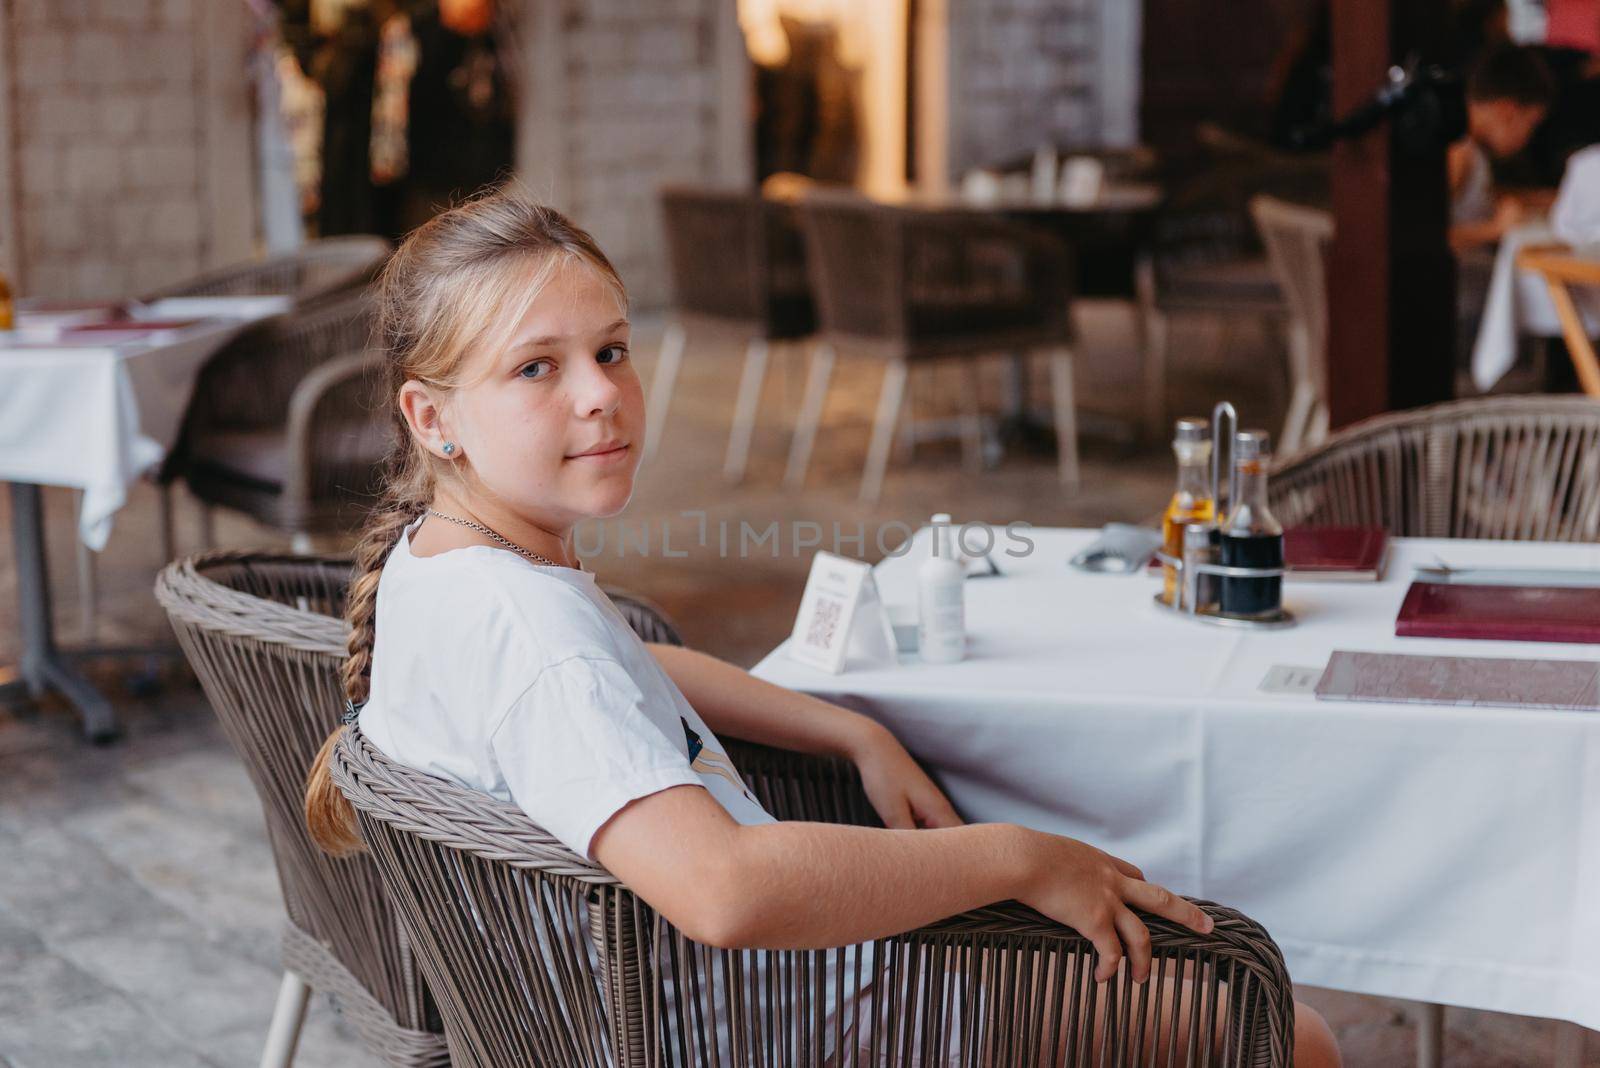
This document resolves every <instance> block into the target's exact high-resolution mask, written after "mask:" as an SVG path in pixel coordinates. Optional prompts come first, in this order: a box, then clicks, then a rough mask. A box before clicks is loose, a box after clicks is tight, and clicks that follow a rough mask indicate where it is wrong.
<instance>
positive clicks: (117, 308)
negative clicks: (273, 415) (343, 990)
mask: <svg viewBox="0 0 1600 1068" xmlns="http://www.w3.org/2000/svg"><path fill="white" fill-rule="evenodd" d="M291 304H292V299H291V298H290V297H288V296H276V295H261V296H248V297H181V298H171V299H168V300H160V301H154V302H151V303H148V304H120V303H114V304H86V305H60V304H33V305H29V304H23V305H22V306H21V307H20V308H19V310H18V314H17V317H16V323H15V328H14V329H12V330H10V331H5V332H0V482H5V483H7V484H8V488H9V496H10V503H11V533H12V546H13V558H14V560H15V565H16V569H17V592H18V601H19V624H20V626H19V630H20V635H19V636H20V638H21V642H20V645H21V650H20V657H19V663H18V665H17V674H18V675H19V676H20V679H19V680H18V682H17V683H14V684H11V685H8V686H7V687H6V689H10V688H12V687H13V686H20V687H21V688H23V689H25V690H26V691H27V693H28V694H29V695H30V696H31V697H33V698H35V699H37V698H39V697H42V696H43V695H44V694H45V693H47V692H51V691H53V692H55V693H58V694H59V695H60V696H62V697H63V698H65V699H66V700H67V702H68V703H69V704H70V705H71V706H72V707H73V708H74V709H75V710H76V712H77V713H78V715H79V717H80V719H81V721H82V724H83V730H84V733H85V734H86V735H87V736H88V737H89V739H90V740H92V741H96V742H105V741H110V740H111V739H113V738H115V737H116V735H117V723H116V718H115V716H114V715H113V712H112V709H111V704H110V702H109V701H108V700H107V699H106V697H105V695H104V694H102V693H100V692H99V691H98V690H97V689H96V688H95V686H94V685H93V684H92V683H91V682H90V681H89V680H88V679H87V678H86V677H85V676H84V675H83V674H82V672H81V671H79V670H78V668H77V666H76V665H75V664H74V663H73V660H74V659H75V657H74V656H72V655H69V654H67V653H65V652H64V651H63V650H62V649H60V648H59V647H58V645H57V642H56V636H55V623H54V613H53V610H52V605H51V596H50V588H49V572H48V569H47V567H46V546H45V538H44V513H43V494H42V492H41V487H43V486H64V487H70V488H73V489H76V490H78V491H80V492H81V498H80V502H79V509H78V523H77V531H76V533H77V537H78V538H79V539H81V541H82V542H83V543H84V544H85V545H87V546H88V547H89V548H90V549H92V550H96V551H98V550H100V549H103V548H104V547H105V544H106V541H107V539H108V538H109V537H110V534H111V528H112V522H113V518H114V516H115V515H116V512H117V511H118V509H120V508H121V507H122V505H123V504H124V503H125V502H126V501H127V497H128V491H129V489H130V487H131V486H132V485H133V484H134V483H136V482H137V481H138V480H139V479H140V478H142V477H144V476H145V475H146V474H147V473H149V472H151V471H152V470H154V469H155V467H156V466H157V465H158V464H159V463H160V462H161V460H162V459H163V457H165V455H166V454H167V451H168V450H169V449H170V448H171V447H172V445H173V443H174V442H175V441H176V439H177V437H178V434H179V431H180V429H181V426H182V422H183V414H184V412H185V410H186V409H187V406H188V402H189V397H190V395H191V394H192V392H193V389H194V383H195V379H196V377H197V376H198V374H199V373H200V370H201V368H202V367H203V366H204V365H205V363H206V361H207V360H208V359H210V357H211V356H213V355H214V354H216V353H217V352H218V351H220V350H221V349H222V348H223V347H224V346H225V345H227V344H228V342H229V341H231V340H232V339H233V338H234V337H235V336H237V335H238V334H239V333H240V331H242V330H244V329H245V327H247V326H248V325H249V324H250V323H251V322H253V321H256V320H258V319H261V318H264V317H266V316H270V315H275V314H279V313H281V312H283V311H285V310H287V309H288V308H289V307H290V305H291ZM92 651H93V650H84V651H83V652H92Z"/></svg>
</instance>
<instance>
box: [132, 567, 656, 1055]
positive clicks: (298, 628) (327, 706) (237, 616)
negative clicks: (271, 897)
mask: <svg viewBox="0 0 1600 1068" xmlns="http://www.w3.org/2000/svg"><path fill="white" fill-rule="evenodd" d="M349 577H350V563H349V561H348V560H342V559H334V558H318V557H292V556H279V555H270V554H264V553H211V554H206V555H202V556H199V557H192V558H190V559H188V560H184V561H179V562H177V563H173V564H171V565H169V566H168V567H167V568H166V569H165V570H164V571H163V572H162V573H161V575H160V577H159V578H158V579H157V582H156V597H157V599H158V600H159V601H160V602H161V604H162V606H163V607H164V608H165V609H166V610H167V614H168V617H169V618H170V619H171V620H172V625H173V628H174V629H175V630H176V631H177V633H178V639H179V641H180V642H181V643H182V645H183V649H184V652H185V653H186V654H187V656H188V658H189V662H190V664H191V665H192V666H193V667H194V670H195V674H196V675H198V676H199V678H200V682H201V684H202V686H204V688H205V691H206V696H207V697H208V698H209V699H210V701H211V704H212V707H213V708H214V709H215V710H216V713H217V718H218V719H219V720H220V721H221V724H222V727H223V730H224V732H225V733H226V734H227V736H228V740H229V742H230V743H231V744H232V745H233V748H234V751H235V752H237V753H238V754H239V757H240V759H241V760H243V762H244V765H245V769H246V771H247V772H248V773H249V775H250V779H251V782H252V784H253V785H254V786H255V788H256V793H257V795H258V796H259V798H260V800H261V807H262V811H263V814H264V815H265V817H266V823H267V831H268V837H269V840H270V841H271V844H272V850H273V856H274V858H275V860H276V861H277V868H278V879H279V882H280V885H281V886H282V888H283V898H284V905H285V908H286V909H287V911H288V914H289V922H288V924H287V926H286V927H285V929H284V939H283V960H284V969H285V973H284V982H283V988H282V991H281V992H280V995H279V1002H278V1012H277V1013H276V1014H275V1015H274V1020H273V1027H272V1031H271V1034H270V1036H269V1045H268V1053H269V1054H270V1056H268V1057H266V1058H264V1059H263V1062H262V1063H263V1065H287V1064H288V1063H289V1062H290V1060H291V1059H292V1057H293V1055H294V1045H295V1036H296V1035H297V1034H298V1032H299V1025H300V1020H301V1018H302V1017H303V1015H304V1011H305V1006H306V1000H307V998H308V997H309V990H310V988H315V989H317V990H321V991H325V992H328V993H331V994H332V995H334V996H335V997H336V998H337V999H338V1001H339V1004H340V1006H341V1008H342V1009H343V1010H344V1012H345V1013H346V1015H347V1016H348V1017H349V1018H350V1019H351V1020H352V1021H353V1022H354V1023H355V1025H356V1028H357V1030H358V1031H359V1032H360V1034H361V1037H362V1038H363V1040H364V1041H365V1042H366V1043H367V1045H368V1046H369V1047H370V1048H371V1049H372V1050H373V1051H374V1052H375V1053H377V1054H378V1055H380V1056H381V1057H383V1058H384V1059H385V1060H386V1061H387V1062H388V1063H390V1064H393V1065H397V1066H402V1065H419V1066H420V1065H439V1066H442V1065H447V1064H449V1063H450V1060H449V1056H448V1054H447V1053H446V1050H445V1044H444V1040H443V1037H442V1035H441V1034H440V1027H441V1025H440V1022H439V1019H438V1014H437V1012H436V1010H435V1009H434V1006H433V1002H432V1000H431V998H430V997H429V995H428V992H427V988H426V987H425V986H424V985H423V981H422V976H421V975H420V974H419V973H418V970H417V967H416V961H415V958H414V956H413V952H412V949H411V946H410V943H409V942H408V940H407V938H406V936H405V933H404V932H403V930H402V929H401V928H400V927H399V926H397V924H396V920H395V915H394V911H393V910H392V909H391V907H390V906H389V904H388V899H387V898H386V897H385V896H384V892H383V886H382V883H381V881H380V879H379V876H378V871H377V868H376V867H375V866H374V865H373V863H372V861H371V859H369V858H367V857H354V858H350V859H347V860H334V859H332V858H330V857H329V856H327V855H326V854H325V853H323V852H322V851H321V850H320V849H318V848H317V847H316V846H315V845H314V844H313V843H312V842H311V839H310V837H309V835H307V833H306V829H305V820H304V817H303V815H302V810H301V801H302V795H303V793H304V789H305V778H306V770H307V769H308V768H309V767H310V766H311V761H312V758H313V757H314V756H315V755H316V752H317V749H318V748H319V747H320V746H321V745H322V742H323V741H324V740H325V739H326V738H327V736H328V734H329V732H331V731H332V730H333V729H334V728H335V727H337V726H338V724H339V714H340V712H341V711H342V709H343V705H344V700H343V695H342V690H341V688H340V683H339V668H340V665H341V663H342V662H343V660H344V642H345V625H344V622H343V620H342V619H340V618H337V617H338V616H339V615H340V614H341V613H342V612H343V610H344V603H343V602H344V591H345V586H346V584H347V582H348V581H349ZM608 592H609V593H610V595H611V597H612V600H613V601H614V602H615V603H616V605H617V607H618V608H619V609H620V610H621V611H622V612H623V614H624V616H625V617H626V618H627V619H628V622H629V623H630V624H631V625H632V626H633V628H634V629H635V631H637V632H638V633H639V635H640V637H642V638H644V639H645V640H646V641H656V642H664V643H668V644H681V641H680V639H679V637H678V633H677V631H676V629H675V628H674V627H673V625H672V624H671V623H670V622H669V621H668V620H667V619H666V617H665V616H664V615H663V614H662V613H661V612H660V610H659V609H657V608H655V607H654V606H653V605H651V604H649V603H648V602H647V601H644V600H641V599H639V598H636V597H632V596H629V595H627V594H624V593H621V592H619V591H608Z"/></svg>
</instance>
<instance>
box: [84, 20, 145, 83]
mask: <svg viewBox="0 0 1600 1068" xmlns="http://www.w3.org/2000/svg"><path fill="white" fill-rule="evenodd" d="M71 40H72V59H71V63H72V68H71V77H72V80H73V81H75V82H78V83H79V84H82V85H118V84H120V83H121V82H122V81H123V78H124V75H125V73H126V71H127V70H128V67H129V65H130V64H131V63H136V62H137V63H143V62H146V57H143V56H140V55H138V52H139V51H140V50H139V49H134V48H130V47H129V42H128V41H127V39H126V36H125V35H121V36H119V35H118V34H116V33H113V32H112V31H110V30H81V31H77V32H74V33H73V34H72V36H71Z"/></svg>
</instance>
